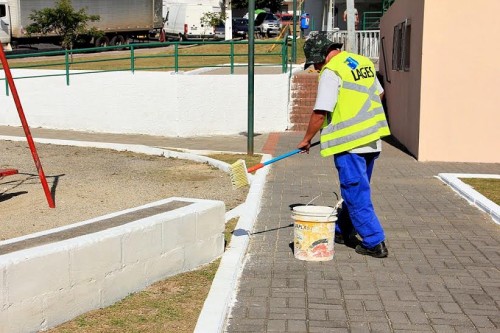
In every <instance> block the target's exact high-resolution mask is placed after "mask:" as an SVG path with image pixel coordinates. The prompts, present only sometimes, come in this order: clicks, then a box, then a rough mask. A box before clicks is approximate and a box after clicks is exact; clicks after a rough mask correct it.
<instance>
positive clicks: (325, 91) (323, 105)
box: [314, 69, 341, 112]
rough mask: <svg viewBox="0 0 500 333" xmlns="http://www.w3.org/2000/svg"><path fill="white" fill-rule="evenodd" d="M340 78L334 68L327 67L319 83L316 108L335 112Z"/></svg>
mask: <svg viewBox="0 0 500 333" xmlns="http://www.w3.org/2000/svg"><path fill="white" fill-rule="evenodd" d="M340 84H341V80H340V78H339V77H338V76H337V74H335V73H334V72H333V71H332V70H329V69H325V70H324V71H323V73H322V74H321V77H320V79H319V84H318V93H317V96H316V103H315V104H314V110H322V111H327V112H333V108H334V107H335V104H337V98H338V94H339V87H340Z"/></svg>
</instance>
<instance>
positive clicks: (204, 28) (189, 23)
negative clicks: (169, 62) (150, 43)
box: [162, 1, 221, 41]
mask: <svg viewBox="0 0 500 333" xmlns="http://www.w3.org/2000/svg"><path fill="white" fill-rule="evenodd" d="M199 2H200V3H186V2H177V1H173V2H170V1H165V2H164V3H163V20H164V22H165V23H164V25H163V31H162V34H163V33H164V35H165V38H166V39H167V40H178V41H185V40H207V39H214V37H215V31H214V27H212V26H210V25H208V24H205V23H202V22H201V19H202V17H203V15H204V14H205V13H220V11H221V8H220V6H217V5H213V4H210V1H205V2H204V3H201V2H202V1H199Z"/></svg>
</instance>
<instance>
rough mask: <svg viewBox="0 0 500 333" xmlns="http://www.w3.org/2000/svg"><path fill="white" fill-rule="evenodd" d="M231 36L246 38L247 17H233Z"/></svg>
mask: <svg viewBox="0 0 500 333" xmlns="http://www.w3.org/2000/svg"><path fill="white" fill-rule="evenodd" d="M232 22H233V38H238V37H241V38H243V39H246V38H247V35H248V19H246V18H243V17H233V21H232Z"/></svg>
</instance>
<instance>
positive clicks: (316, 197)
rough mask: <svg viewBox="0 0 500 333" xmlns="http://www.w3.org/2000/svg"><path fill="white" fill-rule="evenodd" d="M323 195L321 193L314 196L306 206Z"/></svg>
mask: <svg viewBox="0 0 500 333" xmlns="http://www.w3.org/2000/svg"><path fill="white" fill-rule="evenodd" d="M320 196H321V194H319V195H317V196H315V197H314V198H312V199H311V201H309V202H308V203H306V206H309V204H311V203H312V202H313V201H314V200H316V199H318V198H319V197H320Z"/></svg>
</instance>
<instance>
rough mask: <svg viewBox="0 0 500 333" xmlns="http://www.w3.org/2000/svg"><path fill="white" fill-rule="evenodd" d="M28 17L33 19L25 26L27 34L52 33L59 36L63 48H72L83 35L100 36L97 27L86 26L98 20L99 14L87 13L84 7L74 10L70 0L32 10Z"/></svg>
mask: <svg viewBox="0 0 500 333" xmlns="http://www.w3.org/2000/svg"><path fill="white" fill-rule="evenodd" d="M29 18H30V20H32V21H33V23H32V24H30V25H28V26H27V27H26V32H27V33H28V35H29V36H31V35H32V34H42V35H47V34H51V33H54V34H56V35H58V36H59V37H60V39H61V40H60V43H61V45H62V47H64V48H65V49H73V46H74V45H75V43H76V42H78V41H79V40H80V39H81V37H82V36H83V35H90V36H93V37H98V36H102V32H101V31H99V30H98V29H96V28H88V23H89V22H95V21H99V20H100V17H99V15H88V14H87V13H86V11H85V9H84V8H82V9H80V10H78V11H75V10H74V8H73V5H72V4H71V0H58V1H57V2H56V4H55V7H54V8H44V9H41V10H33V14H30V16H29Z"/></svg>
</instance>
